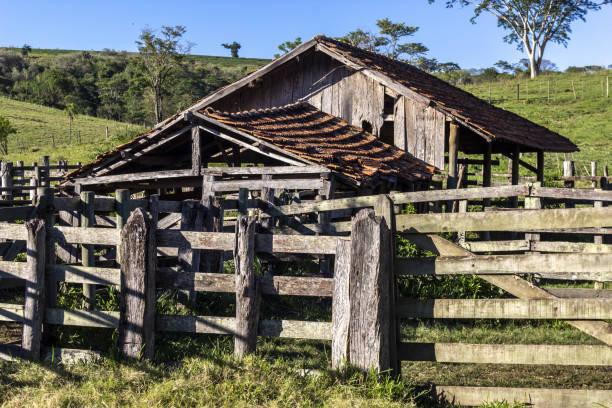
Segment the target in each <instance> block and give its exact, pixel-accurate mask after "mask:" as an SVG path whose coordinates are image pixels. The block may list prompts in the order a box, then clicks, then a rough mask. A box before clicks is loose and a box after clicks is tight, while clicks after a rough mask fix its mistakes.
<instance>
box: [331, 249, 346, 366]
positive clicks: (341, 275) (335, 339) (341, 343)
mask: <svg viewBox="0 0 612 408" xmlns="http://www.w3.org/2000/svg"><path fill="white" fill-rule="evenodd" d="M350 271H351V241H348V240H344V239H339V240H338V243H337V244H336V260H335V263H334V293H333V297H332V347H331V357H332V368H334V369H340V368H342V366H343V365H344V364H345V363H347V362H348V361H350V356H349V354H348V353H349V322H350V314H351V304H350V292H349V286H350V282H349V279H350V277H351V273H350Z"/></svg>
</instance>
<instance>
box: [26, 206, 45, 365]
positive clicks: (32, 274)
mask: <svg viewBox="0 0 612 408" xmlns="http://www.w3.org/2000/svg"><path fill="white" fill-rule="evenodd" d="M26 229H27V233H28V240H27V262H28V265H27V268H28V276H27V278H26V289H25V302H24V308H23V328H22V340H21V349H22V351H23V356H24V358H27V359H30V360H38V359H39V358H40V345H41V340H42V323H43V317H44V315H45V247H46V228H45V222H44V221H43V220H41V219H37V218H35V219H33V220H30V221H28V222H27V223H26Z"/></svg>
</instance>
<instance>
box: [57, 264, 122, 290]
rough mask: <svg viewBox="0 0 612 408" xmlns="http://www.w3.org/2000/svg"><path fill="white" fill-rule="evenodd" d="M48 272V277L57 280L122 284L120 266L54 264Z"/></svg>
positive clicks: (96, 283)
mask: <svg viewBox="0 0 612 408" xmlns="http://www.w3.org/2000/svg"><path fill="white" fill-rule="evenodd" d="M47 274H48V275H47V276H48V279H50V280H52V281H55V282H71V283H88V284H95V285H117V286H118V285H120V284H121V271H120V269H118V268H100V267H91V266H80V265H54V266H49V267H47Z"/></svg>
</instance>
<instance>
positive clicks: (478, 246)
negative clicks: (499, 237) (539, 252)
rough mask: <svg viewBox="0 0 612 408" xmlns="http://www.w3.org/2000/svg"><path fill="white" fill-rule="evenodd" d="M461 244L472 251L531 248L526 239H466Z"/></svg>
mask: <svg viewBox="0 0 612 408" xmlns="http://www.w3.org/2000/svg"><path fill="white" fill-rule="evenodd" d="M461 246H462V247H463V248H465V249H467V250H468V251H471V252H517V251H520V252H523V251H529V250H530V249H531V247H530V245H529V241H526V240H524V239H517V240H510V241H465V242H464V243H463V244H461Z"/></svg>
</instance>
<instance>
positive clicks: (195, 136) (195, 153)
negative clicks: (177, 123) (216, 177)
mask: <svg viewBox="0 0 612 408" xmlns="http://www.w3.org/2000/svg"><path fill="white" fill-rule="evenodd" d="M201 168H202V147H201V143H200V127H199V126H194V127H192V128H191V173H192V174H193V175H194V176H199V175H200V173H201Z"/></svg>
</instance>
